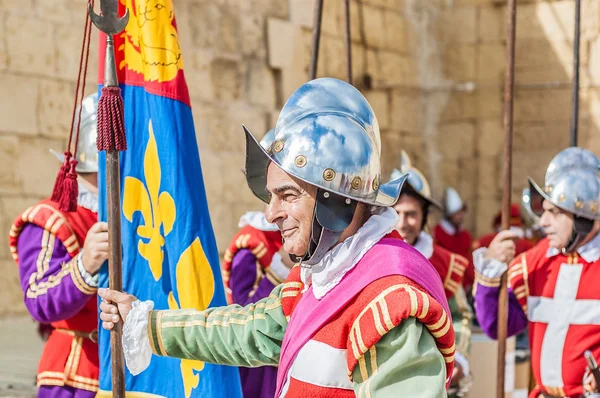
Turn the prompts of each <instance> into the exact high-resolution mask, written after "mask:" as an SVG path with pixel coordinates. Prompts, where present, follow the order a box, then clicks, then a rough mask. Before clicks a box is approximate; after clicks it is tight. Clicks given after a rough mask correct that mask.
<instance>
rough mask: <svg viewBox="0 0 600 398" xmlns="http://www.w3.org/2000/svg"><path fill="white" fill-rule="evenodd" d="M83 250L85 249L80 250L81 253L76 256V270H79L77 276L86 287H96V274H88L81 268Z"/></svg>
mask: <svg viewBox="0 0 600 398" xmlns="http://www.w3.org/2000/svg"><path fill="white" fill-rule="evenodd" d="M83 250H85V249H81V252H80V253H79V255H78V256H77V268H78V269H79V275H81V276H82V278H83V280H84V282H85V283H87V284H88V286H90V287H98V274H96V275H92V274H90V273H89V272H87V270H86V269H85V267H84V266H83V260H82V259H81V258H82V257H83Z"/></svg>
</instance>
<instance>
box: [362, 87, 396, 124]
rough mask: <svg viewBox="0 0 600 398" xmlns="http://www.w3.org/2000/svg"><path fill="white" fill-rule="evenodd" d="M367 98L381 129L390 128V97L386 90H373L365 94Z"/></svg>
mask: <svg viewBox="0 0 600 398" xmlns="http://www.w3.org/2000/svg"><path fill="white" fill-rule="evenodd" d="M365 97H366V98H367V101H369V104H371V108H373V111H374V112H375V115H376V116H377V121H378V122H379V127H380V128H381V129H387V128H390V127H391V126H390V103H391V101H390V95H389V92H388V91H386V90H372V91H368V92H366V93H365Z"/></svg>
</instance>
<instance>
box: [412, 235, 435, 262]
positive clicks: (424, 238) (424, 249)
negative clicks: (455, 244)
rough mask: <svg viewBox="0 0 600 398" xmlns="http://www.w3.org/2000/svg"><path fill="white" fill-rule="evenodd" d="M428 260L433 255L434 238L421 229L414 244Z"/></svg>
mask: <svg viewBox="0 0 600 398" xmlns="http://www.w3.org/2000/svg"><path fill="white" fill-rule="evenodd" d="M413 247H414V248H415V249H417V250H418V251H419V253H421V254H422V255H423V256H424V257H425V258H426V259H427V260H429V259H430V258H431V256H432V255H433V238H432V237H431V235H429V234H428V233H427V232H425V231H421V233H420V234H419V236H418V237H417V241H416V242H415V244H414V246H413Z"/></svg>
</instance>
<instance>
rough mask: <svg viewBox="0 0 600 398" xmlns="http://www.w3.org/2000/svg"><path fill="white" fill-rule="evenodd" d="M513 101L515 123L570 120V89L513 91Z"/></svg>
mask: <svg viewBox="0 0 600 398" xmlns="http://www.w3.org/2000/svg"><path fill="white" fill-rule="evenodd" d="M514 101H515V103H514V112H515V113H514V120H515V122H522V121H557V120H569V119H570V115H571V89H570V88H552V89H535V90H533V89H532V90H515V99H514Z"/></svg>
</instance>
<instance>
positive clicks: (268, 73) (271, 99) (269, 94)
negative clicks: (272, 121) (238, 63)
mask: <svg viewBox="0 0 600 398" xmlns="http://www.w3.org/2000/svg"><path fill="white" fill-rule="evenodd" d="M247 66H248V72H247V74H246V79H245V80H246V98H247V100H248V102H249V103H250V104H252V105H257V106H260V107H262V108H266V109H268V110H271V109H274V108H275V107H276V105H277V103H276V100H277V93H276V87H275V75H274V72H273V71H272V70H271V69H270V68H269V67H268V66H267V65H266V62H265V61H264V60H251V61H249V62H248V63H247Z"/></svg>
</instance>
